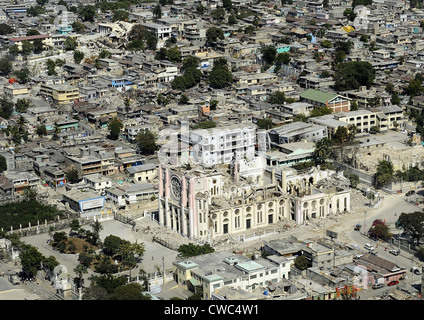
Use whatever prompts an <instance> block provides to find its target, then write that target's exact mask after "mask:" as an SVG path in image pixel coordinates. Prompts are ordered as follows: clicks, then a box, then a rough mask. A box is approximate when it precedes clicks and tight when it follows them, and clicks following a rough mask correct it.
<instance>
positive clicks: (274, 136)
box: [268, 122, 328, 145]
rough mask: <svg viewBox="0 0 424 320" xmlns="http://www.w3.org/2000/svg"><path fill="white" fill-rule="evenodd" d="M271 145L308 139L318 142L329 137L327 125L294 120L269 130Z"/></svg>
mask: <svg viewBox="0 0 424 320" xmlns="http://www.w3.org/2000/svg"><path fill="white" fill-rule="evenodd" d="M268 134H269V137H270V140H271V145H280V144H285V143H292V142H298V141H301V140H306V141H309V142H316V141H319V140H321V139H323V138H328V130H327V127H326V126H322V125H317V124H313V123H307V122H293V123H290V124H286V125H283V126H280V127H277V128H273V129H271V130H269V131H268Z"/></svg>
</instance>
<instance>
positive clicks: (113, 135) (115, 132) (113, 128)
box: [108, 117, 124, 140]
mask: <svg viewBox="0 0 424 320" xmlns="http://www.w3.org/2000/svg"><path fill="white" fill-rule="evenodd" d="M108 127H109V133H110V135H109V137H110V139H112V140H118V138H119V135H120V134H121V130H122V128H123V127H124V125H123V124H122V122H121V120H119V119H118V118H117V117H115V118H113V119H111V120H110V121H109V124H108Z"/></svg>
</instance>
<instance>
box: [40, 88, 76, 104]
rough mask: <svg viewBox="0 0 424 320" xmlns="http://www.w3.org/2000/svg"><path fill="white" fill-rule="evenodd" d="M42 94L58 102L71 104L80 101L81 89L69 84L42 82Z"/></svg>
mask: <svg viewBox="0 0 424 320" xmlns="http://www.w3.org/2000/svg"><path fill="white" fill-rule="evenodd" d="M40 94H41V95H43V96H45V97H46V98H47V99H50V100H51V101H52V102H53V103H57V104H69V103H75V102H78V101H79V89H78V88H77V87H73V86H70V85H67V84H58V85H51V84H41V88H40Z"/></svg>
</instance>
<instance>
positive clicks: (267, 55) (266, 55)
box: [261, 45, 277, 65]
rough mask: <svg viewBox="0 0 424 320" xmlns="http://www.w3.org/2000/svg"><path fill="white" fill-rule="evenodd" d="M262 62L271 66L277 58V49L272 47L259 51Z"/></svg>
mask: <svg viewBox="0 0 424 320" xmlns="http://www.w3.org/2000/svg"><path fill="white" fill-rule="evenodd" d="M261 52H262V60H263V61H264V62H265V63H266V64H267V65H272V64H273V63H274V62H275V59H276V57H277V49H276V48H275V47H274V46H273V45H269V46H265V47H263V48H262V49H261Z"/></svg>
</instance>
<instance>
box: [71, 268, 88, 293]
mask: <svg viewBox="0 0 424 320" xmlns="http://www.w3.org/2000/svg"><path fill="white" fill-rule="evenodd" d="M74 272H75V273H76V274H77V275H78V276H77V277H75V279H74V283H75V285H76V286H77V287H78V288H81V287H82V285H83V283H84V278H83V275H84V274H85V273H88V270H87V267H86V266H85V265H83V264H81V263H80V264H78V265H77V266H76V267H75V268H74Z"/></svg>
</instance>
